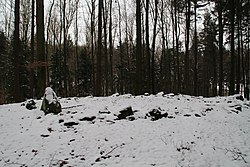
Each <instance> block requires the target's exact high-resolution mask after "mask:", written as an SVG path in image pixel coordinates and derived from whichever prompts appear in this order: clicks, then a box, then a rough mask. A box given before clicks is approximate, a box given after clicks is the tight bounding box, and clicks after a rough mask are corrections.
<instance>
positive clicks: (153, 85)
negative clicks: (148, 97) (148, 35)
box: [151, 0, 158, 94]
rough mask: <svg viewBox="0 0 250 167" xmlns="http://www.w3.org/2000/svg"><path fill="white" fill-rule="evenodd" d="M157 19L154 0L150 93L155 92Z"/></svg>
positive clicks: (156, 0)
mask: <svg viewBox="0 0 250 167" xmlns="http://www.w3.org/2000/svg"><path fill="white" fill-rule="evenodd" d="M157 20H158V0H155V18H154V29H153V42H152V56H151V68H152V69H151V70H152V71H151V76H152V81H151V82H152V83H151V85H152V88H151V90H152V93H153V94H155V41H156V35H157V34H156V33H157V32H156V30H157Z"/></svg>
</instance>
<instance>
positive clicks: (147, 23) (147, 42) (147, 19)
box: [145, 0, 152, 90]
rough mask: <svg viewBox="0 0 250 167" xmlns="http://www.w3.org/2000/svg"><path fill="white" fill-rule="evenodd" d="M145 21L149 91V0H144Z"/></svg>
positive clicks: (148, 84) (149, 86) (148, 85)
mask: <svg viewBox="0 0 250 167" xmlns="http://www.w3.org/2000/svg"><path fill="white" fill-rule="evenodd" d="M145 12H146V20H145V24H146V25H145V27H146V36H145V37H146V68H147V69H146V72H147V89H148V90H150V89H151V84H152V82H151V73H150V71H151V68H150V67H151V64H150V46H149V0H146V8H145Z"/></svg>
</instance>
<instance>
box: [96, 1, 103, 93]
mask: <svg viewBox="0 0 250 167" xmlns="http://www.w3.org/2000/svg"><path fill="white" fill-rule="evenodd" d="M102 9H103V0H99V9H98V10H99V11H98V41H97V43H98V44H97V45H98V46H97V47H98V48H97V73H96V85H95V86H96V88H95V95H96V96H101V95H103V93H102Z"/></svg>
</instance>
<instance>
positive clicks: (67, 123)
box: [64, 122, 79, 128]
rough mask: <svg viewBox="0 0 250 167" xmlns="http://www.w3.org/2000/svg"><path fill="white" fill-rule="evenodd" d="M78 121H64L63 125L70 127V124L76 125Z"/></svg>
mask: <svg viewBox="0 0 250 167" xmlns="http://www.w3.org/2000/svg"><path fill="white" fill-rule="evenodd" d="M78 124H79V123H77V122H65V123H64V126H67V127H68V128H69V127H72V126H74V125H78Z"/></svg>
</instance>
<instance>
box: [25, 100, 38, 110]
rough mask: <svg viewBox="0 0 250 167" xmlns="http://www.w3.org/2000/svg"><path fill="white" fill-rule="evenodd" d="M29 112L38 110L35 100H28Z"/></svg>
mask: <svg viewBox="0 0 250 167" xmlns="http://www.w3.org/2000/svg"><path fill="white" fill-rule="evenodd" d="M25 107H26V108H27V109H28V110H33V109H36V102H35V101H34V100H28V102H27V104H26V106H25Z"/></svg>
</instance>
